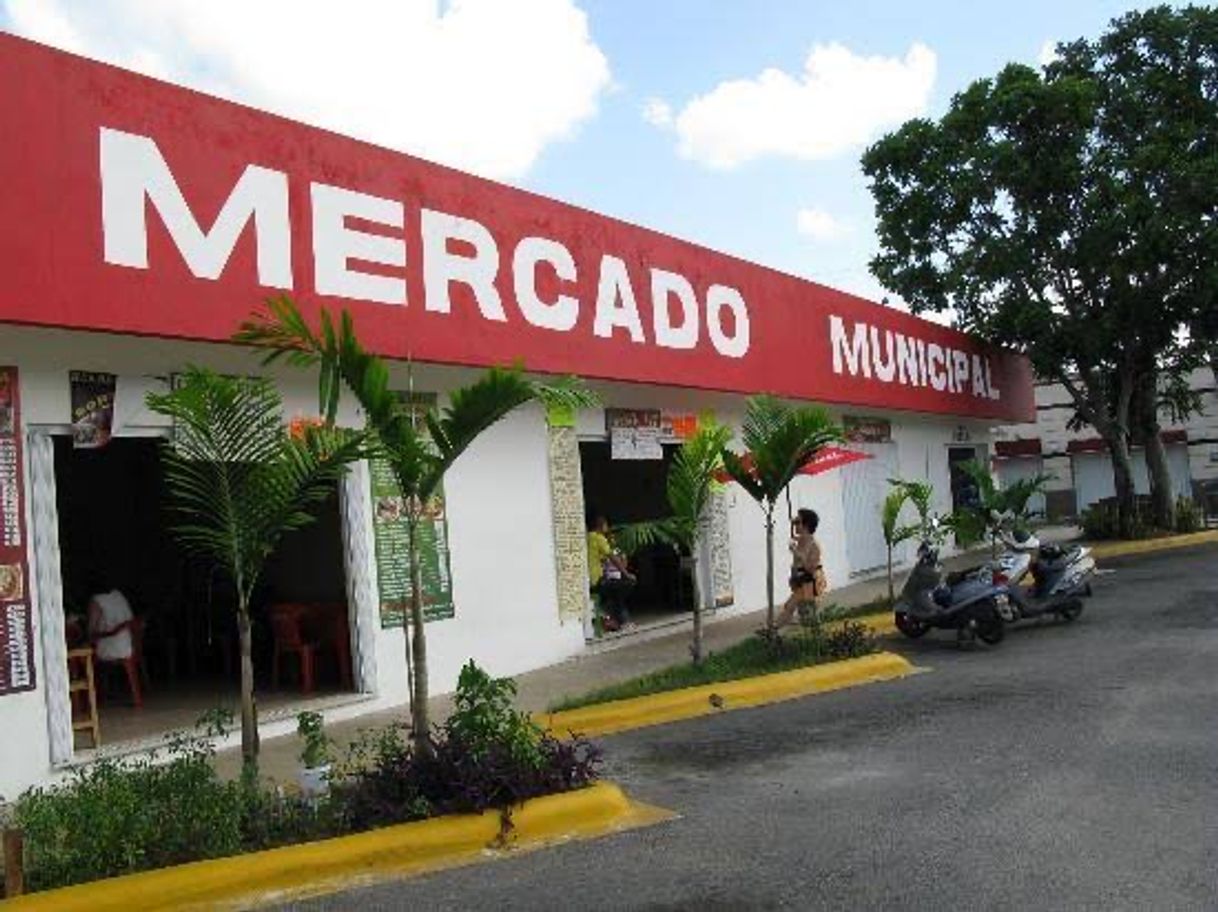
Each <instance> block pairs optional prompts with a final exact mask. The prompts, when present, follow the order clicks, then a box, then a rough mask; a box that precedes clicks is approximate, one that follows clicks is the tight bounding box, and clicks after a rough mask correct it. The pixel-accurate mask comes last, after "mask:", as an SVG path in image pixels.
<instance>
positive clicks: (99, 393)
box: [69, 371, 118, 450]
mask: <svg viewBox="0 0 1218 912" xmlns="http://www.w3.org/2000/svg"><path fill="white" fill-rule="evenodd" d="M117 379H118V378H117V377H115V376H114V374H99V373H91V372H89V371H72V372H71V374H69V380H70V382H71V384H72V446H73V447H74V448H75V449H78V450H95V449H97V448H99V447H104V446H105V445H106V444H107V443H109V442H110V432H111V430H112V429H113V426H114V389H115V385H116V383H117Z"/></svg>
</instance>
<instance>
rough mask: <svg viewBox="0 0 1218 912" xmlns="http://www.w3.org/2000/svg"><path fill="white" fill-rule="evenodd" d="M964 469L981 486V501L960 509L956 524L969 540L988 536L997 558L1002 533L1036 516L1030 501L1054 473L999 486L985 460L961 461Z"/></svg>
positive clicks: (954, 522)
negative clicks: (1029, 505) (1032, 512)
mask: <svg viewBox="0 0 1218 912" xmlns="http://www.w3.org/2000/svg"><path fill="white" fill-rule="evenodd" d="M960 469H961V471H963V472H965V473H966V474H967V475H968V477H969V478H970V479H972V481H973V483H974V484H975V485H976V486H977V504H976V505H975V506H972V507H966V508H964V509H962V510H960V511H958V512H957V513H956V514H955V516H953V524H954V525H955V528H956V530H957V532H958V533H959V534H960V536H961V538H962V539H964V540H965V541H978V540H980V539H981V538H988V539H989V542H990V554H991V556H992V557H995V558H996V557H998V542H999V540H1000V539H1001V537H1002V533H1003V532H1006V531H1010V530H1013V529H1020V528H1025V527H1026V526H1027V524H1028V521H1029V520H1030V519H1031V517H1032V514H1031V512H1030V511H1029V509H1028V504H1029V502H1030V501H1031V499H1032V497H1033V496H1034V495H1036V494H1039V493H1042V492H1043V491H1044V490H1045V487H1046V485H1047V484H1048V482H1049V480H1050V477H1051V476H1049V475H1044V474H1038V475H1036V476H1034V477H1032V478H1021V479H1019V480H1018V481H1016V482H1013V483H1012V484H1010V485H1008V486H1007V487H1005V488H999V487H998V485H997V483H996V482H995V481H994V476H993V475H991V474H990V470H989V467H988V466H987V465H986V464H985V463H983V462H980V461H978V460H970V461H969V462H965V463H961V465H960Z"/></svg>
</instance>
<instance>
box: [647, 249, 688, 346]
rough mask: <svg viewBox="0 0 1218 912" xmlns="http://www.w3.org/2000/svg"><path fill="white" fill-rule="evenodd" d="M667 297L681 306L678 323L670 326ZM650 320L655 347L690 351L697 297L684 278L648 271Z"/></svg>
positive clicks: (657, 270) (659, 270)
mask: <svg viewBox="0 0 1218 912" xmlns="http://www.w3.org/2000/svg"><path fill="white" fill-rule="evenodd" d="M670 297H675V298H676V299H677V301H678V302H680V304H681V322H680V324H679V325H677V326H674V325H673V322H672V312H671V311H670V310H669V309H668V302H669V299H670ZM651 311H652V313H651V320H652V326H653V327H654V329H655V338H656V345H662V346H663V347H664V348H694V347H696V346H697V344H698V298H697V296H696V295H695V294H694V288H693V286H692V285H690V284H689V281H688V280H687V279H686V278H685V276H681V275H677V274H676V273H675V272H666V271H665V270H663V269H653V270H651Z"/></svg>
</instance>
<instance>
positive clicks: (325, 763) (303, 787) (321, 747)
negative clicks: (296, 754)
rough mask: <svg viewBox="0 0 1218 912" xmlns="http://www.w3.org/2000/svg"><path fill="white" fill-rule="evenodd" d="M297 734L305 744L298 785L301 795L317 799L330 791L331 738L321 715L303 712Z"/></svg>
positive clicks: (297, 726)
mask: <svg viewBox="0 0 1218 912" xmlns="http://www.w3.org/2000/svg"><path fill="white" fill-rule="evenodd" d="M296 734H298V735H299V736H300V740H301V742H302V744H303V746H302V748H301V751H300V767H301V768H300V771H299V773H298V774H297V779H296V781H297V783H298V784H299V785H300V791H301V794H303V795H305V796H306V797H308V798H315V797H318V796H320V795H324V794H326V792H328V791H329V789H330V744H331V741H330V738H329V737H328V736H327V735H326V733H325V731H324V730H323V728H322V718H321V713H317V712H302V713H300V714H299V715H298V716H297V717H296Z"/></svg>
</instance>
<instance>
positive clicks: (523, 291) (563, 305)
mask: <svg viewBox="0 0 1218 912" xmlns="http://www.w3.org/2000/svg"><path fill="white" fill-rule="evenodd" d="M538 263H549V264H550V265H551V266H552V267H554V273H555V275H557V276H558V278H560V279H562V280H563V281H566V282H574V281H575V279H576V277H577V274H576V271H575V260H573V259H572V258H571V251H569V250H568V249H567V248H566V247H564V246H563V245H562V244H560V243H558V241H551V240H549V239H548V238H540V237H527V238H524V239H522V240H521V241H520V243H519V244H517V245H516V252H515V254H513V256H512V279H513V281H514V282H515V285H516V303H517V304H518V305H519V306H520V312H521V313H522V314H524V318H525V319H526V320H528V321H529V322H530V323H532V324H533V325H534V326H539V327H541V328H542V329H553V330H557V331H558V332H567V331H569V330H570V329H572V328H573V327H574V326H575V324H576V322H577V321H578V320H579V301H578V300H576V299H575V298H573V297H571V296H570V295H559V296H558V297H557V298H555V299H554V301H553V302H552V303H548V304H547V303H546V302H545V301H542V300H541V298H539V297H538V296H537V264H538Z"/></svg>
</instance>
